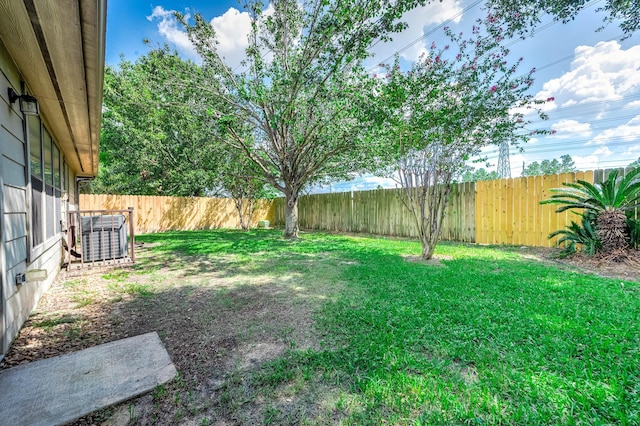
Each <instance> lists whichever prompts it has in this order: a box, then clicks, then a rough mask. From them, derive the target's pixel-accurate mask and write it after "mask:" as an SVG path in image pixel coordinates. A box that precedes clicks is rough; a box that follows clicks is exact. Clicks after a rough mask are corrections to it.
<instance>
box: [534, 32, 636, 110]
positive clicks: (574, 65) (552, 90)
mask: <svg viewBox="0 0 640 426" xmlns="http://www.w3.org/2000/svg"><path fill="white" fill-rule="evenodd" d="M574 54H575V57H574V59H573V61H572V62H571V71H568V72H566V73H565V74H563V75H562V76H560V77H558V78H554V79H552V80H549V81H547V82H546V83H545V84H544V85H543V89H542V91H540V92H539V93H538V94H537V95H536V97H537V98H544V99H546V98H548V97H551V96H553V97H555V100H556V102H555V104H556V105H557V106H559V107H566V106H571V105H577V104H581V103H585V102H602V101H609V100H619V99H621V98H622V97H623V96H624V95H627V94H630V93H635V92H637V91H638V90H640V72H638V64H640V45H637V46H633V47H630V48H629V49H627V50H623V49H622V48H621V47H620V44H619V43H618V42H617V41H609V42H604V41H603V42H599V43H597V44H596V45H595V46H578V47H576V48H575V51H574Z"/></svg>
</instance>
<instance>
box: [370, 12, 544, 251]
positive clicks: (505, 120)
mask: <svg viewBox="0 0 640 426" xmlns="http://www.w3.org/2000/svg"><path fill="white" fill-rule="evenodd" d="M445 32H446V34H447V35H448V36H449V37H450V39H451V46H445V47H442V48H437V46H436V45H435V44H433V45H432V46H431V49H430V50H429V51H428V52H427V53H426V54H425V55H424V56H423V57H422V58H420V60H418V61H417V62H416V63H415V64H414V65H413V67H412V68H411V70H410V71H409V72H402V71H401V70H400V67H399V66H398V65H397V63H396V64H394V65H393V66H387V67H386V68H387V75H386V78H385V79H381V83H380V87H379V88H378V90H377V92H378V93H380V94H381V95H380V98H381V101H382V102H381V105H382V107H383V109H382V112H381V116H382V117H384V120H385V121H386V122H387V126H386V127H385V128H386V129H387V131H388V133H387V134H386V135H385V136H386V137H387V138H388V140H389V141H392V142H394V143H391V144H390V145H389V146H390V147H391V148H393V151H391V152H389V154H388V156H389V157H390V158H396V159H397V160H396V161H397V162H396V165H395V167H393V168H391V170H390V173H389V176H391V177H392V178H394V179H395V180H396V181H397V182H398V183H399V184H400V186H401V192H400V194H401V199H402V201H403V203H404V205H405V206H406V207H407V209H408V210H409V212H410V213H411V215H412V216H413V218H414V220H415V223H416V227H417V230H418V234H419V238H420V242H421V244H422V258H423V259H430V258H431V257H432V255H433V251H434V249H435V246H436V244H437V242H438V238H439V236H440V229H441V225H442V219H443V217H444V215H445V207H446V205H447V202H448V197H449V191H450V188H451V183H452V180H453V179H454V177H456V176H459V175H460V174H461V172H463V171H464V169H465V168H466V161H467V160H468V159H469V158H471V157H474V156H477V155H478V154H480V152H481V149H482V148H483V147H485V146H488V145H491V144H500V143H501V142H502V141H505V140H507V141H510V142H511V143H513V144H517V143H518V142H519V141H524V140H526V139H528V138H529V137H530V135H531V134H532V133H538V132H537V131H535V130H531V129H527V128H526V125H527V124H528V122H529V120H528V119H526V117H525V114H524V110H523V109H526V108H533V109H534V110H536V111H537V108H536V103H540V101H535V100H534V99H533V98H532V95H531V94H528V93H529V88H530V86H531V84H532V82H533V77H532V73H533V71H530V72H525V73H524V74H521V72H520V71H519V70H518V64H519V63H520V61H521V60H522V58H521V59H520V60H517V61H514V62H511V63H509V58H508V53H509V51H508V49H506V48H505V47H504V46H502V45H501V43H500V41H501V40H502V32H501V29H500V28H499V27H498V26H497V25H494V24H493V23H492V22H491V20H488V21H486V22H484V23H479V25H476V26H474V29H473V34H472V35H471V36H470V37H469V38H464V37H463V36H462V35H461V34H454V33H452V31H451V30H450V29H448V28H447V29H445ZM538 114H540V115H541V116H542V117H544V116H543V115H542V114H541V113H540V112H539V111H538Z"/></svg>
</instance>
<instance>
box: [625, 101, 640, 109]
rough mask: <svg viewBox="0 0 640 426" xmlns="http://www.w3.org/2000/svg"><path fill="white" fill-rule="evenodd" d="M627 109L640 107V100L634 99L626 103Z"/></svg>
mask: <svg viewBox="0 0 640 426" xmlns="http://www.w3.org/2000/svg"><path fill="white" fill-rule="evenodd" d="M624 107H625V109H631V108H640V101H632V102H629V103H628V104H626V105H625V106H624Z"/></svg>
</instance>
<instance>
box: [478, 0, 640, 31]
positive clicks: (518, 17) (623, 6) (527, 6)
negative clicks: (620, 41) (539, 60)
mask: <svg viewBox="0 0 640 426" xmlns="http://www.w3.org/2000/svg"><path fill="white" fill-rule="evenodd" d="M593 4H594V2H593V1H592V0H488V1H487V7H488V8H489V10H490V11H491V12H492V14H493V16H494V17H495V18H496V19H501V20H504V21H505V22H506V24H507V32H508V33H509V34H522V35H524V34H526V33H528V32H529V31H531V30H533V29H534V28H535V27H536V26H537V25H538V24H539V23H540V18H541V17H542V16H544V15H545V14H550V15H552V16H553V17H554V18H555V19H559V20H561V21H562V22H568V21H570V20H573V19H574V18H575V17H576V16H577V15H578V14H579V12H580V11H582V10H583V9H584V8H586V7H589V6H592V5H593ZM598 11H599V12H602V13H603V14H604V17H603V22H604V23H607V22H612V21H619V22H620V28H621V29H622V30H623V32H624V33H625V35H626V36H627V37H630V36H631V34H632V33H633V32H635V31H637V30H638V29H640V19H639V18H638V17H639V16H640V0H622V1H621V0H606V2H604V4H603V5H602V6H600V7H599V8H598Z"/></svg>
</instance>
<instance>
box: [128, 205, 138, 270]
mask: <svg viewBox="0 0 640 426" xmlns="http://www.w3.org/2000/svg"><path fill="white" fill-rule="evenodd" d="M128 210H129V233H130V234H131V241H130V244H131V261H132V262H133V263H135V262H136V250H135V246H134V244H135V243H136V238H135V235H134V226H133V207H129V209H128Z"/></svg>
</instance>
